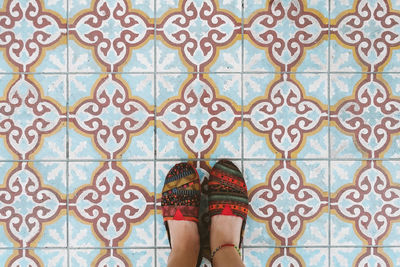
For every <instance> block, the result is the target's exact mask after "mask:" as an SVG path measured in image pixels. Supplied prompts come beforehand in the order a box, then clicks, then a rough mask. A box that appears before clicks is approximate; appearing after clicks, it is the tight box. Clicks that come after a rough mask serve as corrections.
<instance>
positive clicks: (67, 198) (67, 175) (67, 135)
mask: <svg viewBox="0 0 400 267" xmlns="http://www.w3.org/2000/svg"><path fill="white" fill-rule="evenodd" d="M66 2H67V6H66V8H67V11H66V12H67V14H66V15H67V74H66V79H67V80H66V87H67V90H66V94H67V99H66V101H67V103H66V109H67V112H66V115H67V125H66V144H65V145H66V159H67V165H66V170H65V172H66V176H65V179H66V193H67V195H66V209H67V211H66V213H67V216H66V219H67V233H66V234H67V267H69V266H70V250H69V248H70V244H69V94H70V91H69V2H70V0H66Z"/></svg>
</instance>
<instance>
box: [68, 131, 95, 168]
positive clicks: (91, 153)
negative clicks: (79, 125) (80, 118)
mask: <svg viewBox="0 0 400 267" xmlns="http://www.w3.org/2000/svg"><path fill="white" fill-rule="evenodd" d="M68 137H69V138H68V140H69V142H68V151H69V159H72V160H76V159H80V160H81V161H79V162H76V163H77V164H78V163H79V164H78V165H87V164H90V161H91V160H94V159H100V158H101V154H100V153H99V151H98V150H96V149H95V146H94V144H93V142H92V139H91V138H90V137H88V136H85V135H81V134H79V133H78V132H77V131H76V130H75V129H74V128H69V129H68Z"/></svg>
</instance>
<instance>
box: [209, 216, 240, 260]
mask: <svg viewBox="0 0 400 267" xmlns="http://www.w3.org/2000/svg"><path fill="white" fill-rule="evenodd" d="M242 222H243V219H242V218H240V217H237V216H227V215H215V216H213V217H211V229H210V246H211V251H215V250H216V249H217V248H218V247H219V246H221V245H224V244H233V245H235V246H236V247H237V248H238V247H239V242H240V232H241V227H242ZM213 266H214V267H244V264H243V262H242V259H241V257H240V255H239V253H238V251H237V250H236V249H235V248H234V247H232V246H226V247H223V248H221V249H219V250H218V252H217V253H215V255H214V257H213Z"/></svg>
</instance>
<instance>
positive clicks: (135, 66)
mask: <svg viewBox="0 0 400 267" xmlns="http://www.w3.org/2000/svg"><path fill="white" fill-rule="evenodd" d="M154 49H155V48H154V39H153V38H150V39H149V40H148V41H147V43H146V44H144V45H143V46H142V47H140V49H132V50H131V55H130V57H129V58H128V61H127V62H126V63H124V68H123V71H124V72H154ZM149 75H151V76H153V74H149Z"/></svg>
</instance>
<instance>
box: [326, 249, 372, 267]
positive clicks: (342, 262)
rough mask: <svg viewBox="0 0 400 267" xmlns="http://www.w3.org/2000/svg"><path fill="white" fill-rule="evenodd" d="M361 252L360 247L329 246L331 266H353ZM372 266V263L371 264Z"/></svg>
mask: <svg viewBox="0 0 400 267" xmlns="http://www.w3.org/2000/svg"><path fill="white" fill-rule="evenodd" d="M361 253H362V248H361V247H335V248H331V259H330V262H331V264H330V266H331V267H342V266H354V264H355V261H356V259H357V257H358V255H360V254H361ZM372 266H373V265H372Z"/></svg>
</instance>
